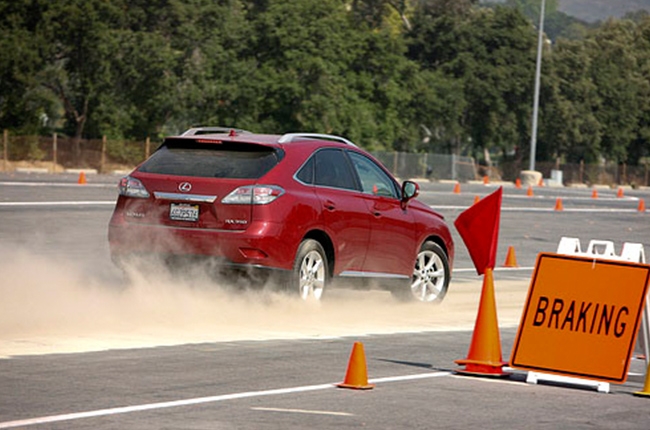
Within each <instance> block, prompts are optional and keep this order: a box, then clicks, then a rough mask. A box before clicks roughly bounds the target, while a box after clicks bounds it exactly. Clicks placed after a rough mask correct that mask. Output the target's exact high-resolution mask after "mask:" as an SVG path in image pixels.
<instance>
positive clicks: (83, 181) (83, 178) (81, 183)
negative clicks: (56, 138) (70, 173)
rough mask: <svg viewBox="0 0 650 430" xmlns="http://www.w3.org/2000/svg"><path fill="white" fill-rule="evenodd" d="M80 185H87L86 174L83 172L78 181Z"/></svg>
mask: <svg viewBox="0 0 650 430" xmlns="http://www.w3.org/2000/svg"><path fill="white" fill-rule="evenodd" d="M77 183H78V184H79V185H84V184H85V183H86V172H84V171H83V170H82V171H81V172H80V173H79V179H78V180H77Z"/></svg>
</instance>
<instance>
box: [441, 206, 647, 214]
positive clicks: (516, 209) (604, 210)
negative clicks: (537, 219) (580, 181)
mask: <svg viewBox="0 0 650 430" xmlns="http://www.w3.org/2000/svg"><path fill="white" fill-rule="evenodd" d="M430 207H431V209H434V210H438V211H439V210H465V209H467V208H469V206H438V205H436V206H430ZM501 212H559V213H562V212H590V213H607V212H611V213H620V212H629V213H632V212H638V210H637V209H620V208H564V209H562V210H561V211H558V210H556V209H555V207H548V208H543V207H540V208H531V207H502V208H501Z"/></svg>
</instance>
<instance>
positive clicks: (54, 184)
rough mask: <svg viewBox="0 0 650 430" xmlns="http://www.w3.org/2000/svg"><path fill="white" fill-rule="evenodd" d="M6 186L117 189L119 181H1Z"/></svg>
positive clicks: (0, 183)
mask: <svg viewBox="0 0 650 430" xmlns="http://www.w3.org/2000/svg"><path fill="white" fill-rule="evenodd" d="M0 185H4V186H17V187H90V188H93V187H94V188H115V189H117V182H115V183H114V184H103V183H102V184H89V183H85V184H77V183H71V182H7V181H4V182H0Z"/></svg>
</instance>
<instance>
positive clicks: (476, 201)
mask: <svg viewBox="0 0 650 430" xmlns="http://www.w3.org/2000/svg"><path fill="white" fill-rule="evenodd" d="M480 201H481V198H480V197H479V196H474V204H477V203H478V202H480Z"/></svg>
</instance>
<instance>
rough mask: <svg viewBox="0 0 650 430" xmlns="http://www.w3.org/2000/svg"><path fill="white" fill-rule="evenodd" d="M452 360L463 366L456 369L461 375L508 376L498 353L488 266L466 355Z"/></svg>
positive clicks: (498, 342) (499, 350)
mask: <svg viewBox="0 0 650 430" xmlns="http://www.w3.org/2000/svg"><path fill="white" fill-rule="evenodd" d="M456 363H457V364H460V365H464V366H465V369H463V370H457V371H456V372H457V373H461V374H470V375H477V376H506V375H508V373H506V372H503V370H502V368H503V366H505V365H506V363H505V362H504V361H503V359H502V356H501V338H500V336H499V323H498V321H497V309H496V300H495V298H494V278H493V276H492V269H489V268H488V269H486V270H485V275H484V277H483V290H482V291H481V301H480V303H479V308H478V315H477V317H476V324H475V325H474V334H473V335H472V344H471V345H470V347H469V352H468V353H467V358H465V359H463V360H456Z"/></svg>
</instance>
